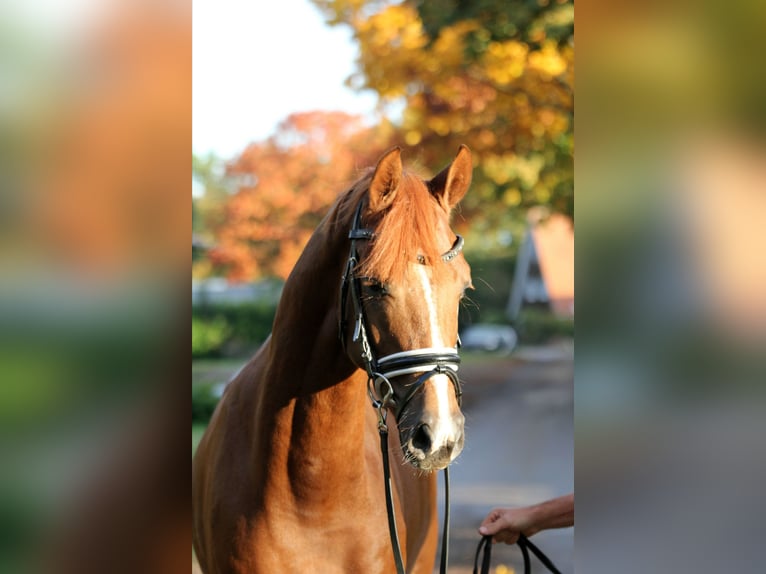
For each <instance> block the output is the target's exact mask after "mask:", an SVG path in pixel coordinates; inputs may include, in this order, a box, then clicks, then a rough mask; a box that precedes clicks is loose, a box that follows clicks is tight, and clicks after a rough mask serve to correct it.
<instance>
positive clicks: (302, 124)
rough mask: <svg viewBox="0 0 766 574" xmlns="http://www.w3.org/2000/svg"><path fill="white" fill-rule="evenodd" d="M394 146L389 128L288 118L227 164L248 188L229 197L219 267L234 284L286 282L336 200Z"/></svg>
mask: <svg viewBox="0 0 766 574" xmlns="http://www.w3.org/2000/svg"><path fill="white" fill-rule="evenodd" d="M388 145H389V142H388V138H387V136H386V134H385V131H384V130H371V129H368V128H365V127H364V126H363V125H362V122H361V120H360V118H358V117H355V116H350V115H347V114H344V113H341V112H307V113H300V114H293V115H292V116H290V117H288V118H287V119H286V120H285V121H284V122H282V123H281V124H280V126H279V128H278V129H277V132H276V133H275V134H274V135H273V136H272V137H271V138H269V140H267V141H266V142H262V143H257V144H253V145H251V146H249V147H248V148H247V149H246V150H245V151H244V152H243V153H242V154H241V155H240V156H239V157H238V158H237V159H236V160H234V161H233V162H232V163H231V164H230V165H229V166H228V167H227V174H228V175H229V176H230V177H236V178H238V179H240V180H241V181H243V182H247V183H248V185H241V186H240V188H239V190H238V191H237V192H236V193H234V194H233V195H232V196H230V197H229V198H228V199H227V201H226V206H225V213H226V215H225V218H224V221H223V222H222V224H221V225H220V226H219V227H218V228H217V229H216V230H215V242H216V247H215V248H214V249H213V250H212V253H211V260H212V261H213V262H214V264H215V267H216V268H217V270H218V271H220V272H224V273H225V274H226V275H227V276H228V277H229V278H230V279H232V280H243V281H244V280H252V279H257V278H260V277H264V276H277V277H281V278H286V277H287V275H288V274H289V273H290V271H291V270H292V268H293V265H294V264H295V262H296V261H297V259H298V257H299V256H300V254H301V252H302V251H303V248H304V247H305V245H306V242H307V241H308V239H309V237H310V236H311V233H312V232H313V231H314V229H315V228H316V226H317V225H318V224H319V222H320V221H321V218H322V217H323V216H324V214H325V213H326V212H327V209H328V208H329V206H330V205H331V204H332V203H333V202H334V201H335V198H336V197H337V195H338V194H339V193H340V192H342V191H344V190H345V189H346V188H347V187H348V185H350V184H351V183H352V182H353V181H355V180H356V179H357V178H358V177H359V175H360V173H359V171H358V170H359V168H360V167H366V166H368V165H371V164H372V163H373V162H374V160H375V158H376V157H377V155H378V154H379V153H380V152H381V151H382V150H383V149H385V148H386V147H387V146H388ZM253 182H255V185H253Z"/></svg>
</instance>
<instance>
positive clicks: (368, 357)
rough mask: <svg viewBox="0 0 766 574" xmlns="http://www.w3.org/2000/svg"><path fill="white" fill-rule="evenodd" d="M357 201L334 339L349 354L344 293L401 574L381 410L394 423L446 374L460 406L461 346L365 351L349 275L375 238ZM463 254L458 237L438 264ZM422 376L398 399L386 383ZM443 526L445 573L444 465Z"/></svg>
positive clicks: (355, 288)
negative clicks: (363, 246)
mask: <svg viewBox="0 0 766 574" xmlns="http://www.w3.org/2000/svg"><path fill="white" fill-rule="evenodd" d="M361 225H362V202H359V205H358V206H357V208H356V213H355V214H354V223H353V226H352V228H351V231H349V234H348V238H349V239H350V240H351V248H350V251H349V255H348V261H347V262H346V270H345V272H344V273H343V281H342V283H341V288H340V320H339V323H338V331H339V337H340V341H341V345H342V346H343V350H344V351H346V352H347V351H348V348H347V345H346V327H347V325H348V323H347V322H346V317H345V313H346V303H347V300H348V296H349V293H350V295H351V300H352V301H353V304H354V315H355V322H354V334H353V337H352V341H353V342H354V343H359V344H360V345H361V349H362V360H363V361H364V368H365V370H366V371H367V392H368V394H369V396H370V400H371V401H372V406H373V407H374V408H375V409H376V411H377V413H378V432H379V433H380V450H381V454H382V457H383V475H384V476H383V478H384V482H385V489H386V509H387V511H388V531H389V535H390V538H391V546H392V548H393V552H394V562H395V563H396V571H397V574H404V564H403V561H402V553H401V549H400V548H399V536H398V534H397V531H396V517H395V515H394V502H393V495H392V492H391V471H390V468H389V460H388V426H387V425H386V408H387V407H392V408H393V409H394V416H395V417H396V422H397V424H398V423H399V418H400V417H401V415H402V412H404V409H405V407H406V406H407V405H408V404H409V402H410V400H412V398H413V397H414V396H415V394H416V393H417V392H418V390H420V388H421V387H422V386H423V385H424V384H425V383H426V381H428V379H430V378H431V377H433V376H435V375H438V374H443V375H446V376H447V377H448V378H449V380H450V381H452V386H453V388H454V389H455V398H456V399H457V403H458V405H460V404H461V397H462V395H463V391H462V389H461V387H460V379H459V378H458V376H457V370H458V367H459V365H460V355H458V353H457V349H458V348H459V347H460V337H459V336H458V339H457V343H456V345H455V347H426V348H422V349H411V350H408V351H400V352H398V353H393V354H391V355H386V356H384V357H381V358H380V359H376V357H375V354H374V353H373V352H372V348H371V347H370V340H369V337H368V336H367V321H366V319H365V313H364V305H363V304H362V297H361V294H362V286H361V281H360V279H359V277H356V276H355V274H354V269H355V267H356V266H357V265H358V263H359V253H358V250H357V245H356V242H357V241H369V240H371V239H373V238H374V237H375V232H374V231H372V230H371V229H364V228H362V226H361ZM462 250H463V238H462V237H461V236H460V235H457V238H456V239H455V242H454V243H453V244H452V248H451V249H450V250H449V251H447V252H446V253H444V254H442V256H441V258H442V261H445V262H449V261H452V260H453V259H454V258H455V257H457V255H458V254H459V253H460V252H461V251H462ZM418 263H420V264H425V259H424V258H423V257H418ZM415 373H423V374H421V375H420V376H419V377H418V378H417V379H416V380H415V381H414V382H413V383H412V384H411V385H409V386H408V387H407V390H406V392H405V393H404V395H402V396H397V395H396V393H395V392H394V388H393V386H392V385H391V379H393V378H394V377H400V376H403V375H411V374H415ZM444 489H445V490H444V498H445V504H444V524H443V527H442V545H441V565H440V568H439V572H440V573H441V574H446V572H447V562H448V554H449V467H445V469H444Z"/></svg>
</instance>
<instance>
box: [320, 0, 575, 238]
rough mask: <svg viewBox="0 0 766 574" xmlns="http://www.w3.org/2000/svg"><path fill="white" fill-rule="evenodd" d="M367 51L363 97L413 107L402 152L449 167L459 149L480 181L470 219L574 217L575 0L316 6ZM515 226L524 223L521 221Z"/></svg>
mask: <svg viewBox="0 0 766 574" xmlns="http://www.w3.org/2000/svg"><path fill="white" fill-rule="evenodd" d="M313 2H314V3H315V4H316V5H317V6H318V7H320V8H321V9H322V10H323V12H324V14H325V15H326V17H327V19H328V22H329V23H330V24H333V25H346V26H349V27H350V28H351V29H352V30H353V33H354V37H355V38H356V40H357V42H358V44H359V50H360V52H359V58H358V61H357V64H358V71H357V73H356V74H355V75H353V76H352V77H351V78H349V84H350V85H351V86H352V87H354V88H358V89H361V88H365V89H372V90H375V91H376V92H377V93H378V94H379V97H380V100H381V103H382V104H383V105H384V106H385V105H386V104H389V103H398V104H400V105H401V104H402V103H403V104H404V112H403V116H402V120H401V125H400V126H399V139H400V141H401V143H403V144H405V145H410V146H418V148H421V149H423V150H424V153H425V154H426V155H425V156H424V157H423V161H424V162H425V163H426V164H427V165H436V164H439V163H441V162H443V161H446V160H447V159H448V158H449V157H450V156H451V155H452V154H453V153H454V150H455V149H456V148H457V146H458V145H459V144H461V143H464V144H467V145H468V146H469V147H470V148H471V150H472V151H473V153H474V158H475V161H476V164H477V165H476V170H475V173H474V185H473V187H472V191H471V194H469V195H468V196H467V197H466V201H465V202H464V205H463V207H464V213H465V214H466V215H467V216H468V217H480V218H489V220H490V223H491V224H492V225H502V224H503V223H504V221H505V222H507V217H506V216H507V215H509V212H514V211H515V212H516V213H519V212H521V211H522V210H524V209H525V208H528V207H531V206H535V205H544V206H547V207H550V208H552V210H553V211H558V212H562V213H565V214H567V215H571V214H572V212H573V155H574V133H573V132H574V125H573V123H574V6H573V3H572V1H571V0H536V1H527V0H508V1H504V2H497V1H489V0H474V1H472V2H460V1H458V0H427V1H426V0H417V1H405V2H385V1H384V2H380V1H373V0H313ZM517 217H518V215H517Z"/></svg>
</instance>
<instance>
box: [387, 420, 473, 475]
mask: <svg viewBox="0 0 766 574" xmlns="http://www.w3.org/2000/svg"><path fill="white" fill-rule="evenodd" d="M464 421H465V419H464V417H463V415H462V414H460V413H456V414H455V415H454V416H452V417H449V420H443V419H438V420H436V419H433V418H432V417H425V418H424V419H423V420H421V421H420V422H418V423H417V424H416V425H415V426H414V427H412V429H411V430H410V431H409V432H408V433H405V436H403V437H402V451H403V453H404V458H405V460H406V461H407V462H409V463H410V464H412V466H414V467H415V468H418V469H420V470H425V471H433V470H441V469H443V468H445V467H446V466H447V465H449V464H450V463H451V462H452V461H453V460H455V459H456V458H457V457H458V455H459V454H460V453H461V452H462V450H463V443H464V440H465V435H464V431H463V425H464Z"/></svg>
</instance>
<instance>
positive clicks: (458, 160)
mask: <svg viewBox="0 0 766 574" xmlns="http://www.w3.org/2000/svg"><path fill="white" fill-rule="evenodd" d="M472 173H473V162H472V160H471V150H469V149H468V146H465V145H461V146H460V149H459V150H458V152H457V156H455V159H454V160H452V163H451V164H449V165H448V166H447V167H445V168H444V169H443V170H441V171H440V172H439V174H438V175H436V176H435V177H434V178H433V179H432V180H431V181H429V182H428V188H429V189H430V190H431V193H433V194H434V195H435V196H436V197H437V198H438V199H439V200H440V201H441V202H442V204H443V205H444V206H445V207H447V208H449V209H452V208H453V207H455V206H456V205H457V204H458V203H460V200H461V199H463V196H464V195H465V193H466V192H467V191H468V188H469V187H470V185H471V175H472Z"/></svg>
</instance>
